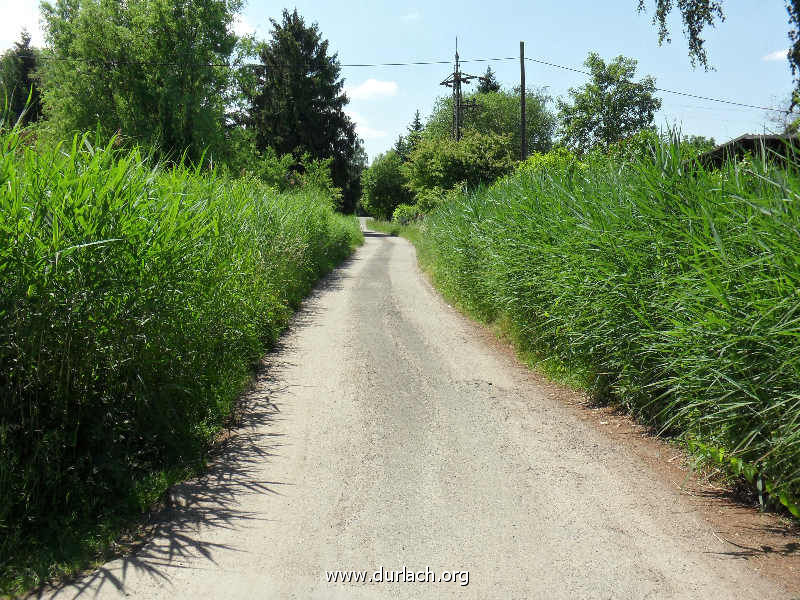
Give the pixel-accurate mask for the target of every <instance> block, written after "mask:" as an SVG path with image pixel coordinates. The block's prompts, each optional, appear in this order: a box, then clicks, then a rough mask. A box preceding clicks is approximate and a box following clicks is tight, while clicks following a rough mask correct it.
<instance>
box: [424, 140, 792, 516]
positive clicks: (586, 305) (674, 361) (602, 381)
mask: <svg viewBox="0 0 800 600" xmlns="http://www.w3.org/2000/svg"><path fill="white" fill-rule="evenodd" d="M798 194H800V176H798V172H797V169H796V168H795V166H791V167H790V168H787V167H785V166H784V167H779V166H773V165H772V164H771V163H769V161H764V160H763V159H759V158H755V159H751V160H748V161H744V162H740V163H738V164H736V163H729V164H727V165H726V166H725V167H724V168H723V169H722V170H719V171H707V170H704V169H703V168H702V167H699V166H698V165H696V164H694V163H693V162H691V161H686V160H684V158H683V157H682V156H680V151H679V149H678V148H677V147H674V146H670V145H664V146H660V147H657V148H653V153H652V156H650V157H649V158H647V159H645V160H641V161H639V162H635V163H631V164H619V163H615V162H612V161H610V160H593V161H591V162H589V163H588V164H585V165H582V166H580V167H579V168H574V167H573V168H569V169H564V170H561V171H554V170H539V171H535V172H528V173H522V174H518V175H515V176H510V177H508V178H506V179H504V180H502V181H500V182H498V183H496V184H495V185H493V186H492V187H490V188H487V189H483V190H478V191H476V192H473V193H471V194H467V195H463V196H462V197H460V198H459V199H457V200H455V201H452V202H450V203H448V204H446V205H443V206H441V207H440V208H439V209H437V210H436V211H434V212H433V213H432V214H431V215H429V216H428V217H427V219H426V220H425V221H424V223H423V225H422V231H423V235H422V237H421V239H420V240H418V243H417V245H418V248H421V256H422V257H423V261H424V262H426V263H427V268H428V269H429V270H430V271H431V273H432V276H433V278H434V280H435V282H436V283H437V285H438V286H439V287H440V289H442V290H443V292H444V293H445V294H446V295H447V296H448V297H451V298H454V299H455V300H456V301H457V302H458V303H459V304H460V305H462V306H463V307H465V308H466V309H467V310H469V311H470V312H471V313H473V314H474V315H476V316H478V317H480V318H482V319H484V320H487V321H495V320H498V319H503V320H504V322H505V323H506V324H507V329H508V331H509V333H510V334H511V336H512V337H513V338H514V339H515V340H516V341H517V342H518V344H519V345H520V348H521V350H522V351H523V352H525V353H526V354H527V355H529V356H536V357H539V359H540V360H543V361H547V363H548V364H549V365H550V368H551V369H553V368H557V367H555V365H558V364H560V365H564V366H565V368H566V370H567V371H568V372H569V373H571V374H572V376H573V377H575V378H577V379H578V380H581V381H584V382H585V384H586V386H587V387H588V388H589V389H590V390H591V391H592V392H593V394H594V395H595V397H597V398H600V399H604V400H610V401H613V402H617V403H621V404H623V405H625V406H626V407H627V408H628V409H629V410H630V411H631V412H633V413H634V414H636V415H637V416H638V417H639V418H640V419H642V420H643V421H645V422H647V423H649V424H651V425H653V426H654V427H656V428H657V429H658V430H659V431H661V432H664V433H667V434H671V435H676V436H679V437H681V438H683V439H685V440H687V441H689V442H690V445H691V447H692V449H693V450H695V451H698V452H702V453H704V454H706V455H707V456H708V457H710V458H713V459H715V460H717V461H719V462H721V463H723V464H725V465H726V466H727V467H728V468H729V469H730V470H731V471H732V472H733V473H735V474H741V475H744V476H745V477H747V478H748V480H750V481H751V483H752V484H753V485H754V486H761V488H762V489H763V490H765V491H767V492H770V493H769V496H770V498H771V499H772V501H776V502H777V501H780V502H781V503H783V504H784V505H786V506H787V507H789V508H790V510H792V511H796V510H797V508H796V506H793V505H794V504H796V503H797V498H798V497H799V496H800V343H798V342H800V286H799V285H798V283H799V282H800V251H799V250H800V205H798V202H800V195H798Z"/></svg>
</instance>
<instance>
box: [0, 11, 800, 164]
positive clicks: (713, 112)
mask: <svg viewBox="0 0 800 600" xmlns="http://www.w3.org/2000/svg"><path fill="white" fill-rule="evenodd" d="M637 4H638V1H637V0H614V1H605V2H601V1H597V0H594V1H590V0H572V1H564V0H562V1H560V2H555V1H536V0H528V1H524V2H515V1H503V0H495V1H493V2H487V1H486V0H481V1H477V0H461V1H459V2H454V1H452V2H451V1H447V2H427V3H422V2H419V3H407V2H400V3H398V2H388V1H382V0H374V1H370V2H363V1H362V2H347V1H344V0H339V1H337V2H319V1H297V2H295V3H293V4H290V5H287V4H284V3H282V2H269V1H258V0H251V1H250V2H249V3H248V4H247V5H246V6H245V8H244V10H243V12H242V15H241V19H240V21H239V23H238V25H237V27H238V29H239V30H240V31H242V32H251V31H254V32H255V33H256V34H257V35H258V36H259V37H266V36H267V35H268V34H269V31H270V25H269V18H270V17H275V18H279V17H280V13H281V10H282V9H283V8H284V7H289V8H294V7H295V6H296V7H297V9H298V11H299V12H300V14H302V15H303V16H304V17H305V18H306V20H307V21H309V22H316V23H318V24H319V27H320V30H321V32H322V34H323V35H324V36H325V37H326V38H327V39H328V40H329V41H330V46H331V49H332V50H333V51H335V52H338V54H339V58H340V61H341V62H342V63H343V64H347V63H382V62H409V61H416V60H450V59H451V58H452V56H453V52H454V46H455V38H456V36H458V38H459V48H460V54H461V57H462V58H464V59H469V58H489V57H506V56H515V55H518V53H519V42H520V40H524V41H525V46H526V54H527V56H529V57H532V58H537V59H542V60H545V61H549V62H553V63H558V64H561V65H566V66H571V67H578V68H580V67H581V65H582V63H583V61H584V59H585V58H586V55H587V54H588V52H590V51H596V52H598V53H599V54H600V55H601V56H603V57H604V58H611V57H614V56H617V55H618V54H623V55H625V56H629V57H632V58H635V59H637V60H638V61H639V70H638V73H639V75H645V74H649V75H653V76H654V77H655V78H656V82H657V83H656V84H657V85H658V86H659V87H662V88H669V89H675V90H682V91H687V92H691V93H694V94H698V95H702V96H711V97H716V98H725V99H730V100H736V101H739V102H744V103H748V104H755V105H759V106H775V105H777V104H778V103H780V102H781V101H782V100H783V99H785V98H786V97H788V94H789V92H790V91H791V89H792V80H791V75H790V72H789V68H788V64H787V62H786V60H785V57H784V55H783V54H782V52H783V51H785V50H786V48H787V47H788V46H789V40H788V37H787V31H788V25H787V15H786V10H785V8H784V3H783V1H782V0H738V1H736V2H733V1H731V0H729V1H728V2H726V3H725V4H726V5H727V7H728V14H727V20H726V21H725V22H724V23H722V24H720V25H719V26H718V27H717V28H716V29H714V30H710V31H709V32H708V34H707V48H708V52H709V56H710V59H711V62H712V63H713V66H714V67H715V68H716V70H715V71H712V72H705V71H704V70H703V69H702V68H697V69H692V67H691V64H690V62H689V59H688V56H687V45H686V41H685V39H684V37H683V34H682V31H681V30H682V27H681V23H680V22H679V21H678V20H677V19H674V20H673V25H672V39H673V42H672V44H670V45H664V46H662V47H659V46H658V44H657V37H656V35H657V32H656V29H655V27H654V26H653V25H651V22H650V21H651V16H650V15H646V14H639V13H637V11H636V6H637ZM649 4H652V2H649ZM37 7H38V2H37V1H36V0H0V15H3V19H2V22H0V48H5V47H7V46H9V45H10V44H11V42H12V41H13V40H14V39H15V38H16V37H17V36H18V32H19V29H20V28H21V27H22V26H27V27H28V28H29V29H32V30H35V29H36V28H37V20H38V17H37V14H38V11H37ZM34 41H35V42H40V41H41V36H40V34H38V32H36V31H34ZM491 64H492V68H493V69H494V70H495V72H496V73H497V75H498V78H499V80H500V81H501V83H503V84H504V85H506V86H508V87H511V86H513V85H516V84H518V83H519V64H518V62H515V61H510V62H497V63H491ZM484 69H485V64H475V65H470V64H465V65H464V71H466V72H471V73H475V74H480V73H482V72H483V70H484ZM449 70H450V68H449V67H448V66H447V65H426V66H411V67H376V68H344V69H343V73H342V74H343V76H344V77H345V79H346V85H347V87H348V89H349V93H350V96H351V97H352V100H351V102H350V104H349V106H348V111H349V112H350V113H351V115H352V116H353V118H354V119H355V120H356V122H357V124H358V129H359V133H360V135H361V137H362V138H363V139H364V141H365V144H366V147H367V152H368V154H369V155H370V157H374V156H375V155H376V154H377V153H379V152H382V151H385V150H386V149H388V148H389V147H390V146H391V145H392V144H393V143H394V141H395V139H396V138H397V135H398V134H399V133H401V132H403V131H404V130H405V127H406V125H407V124H408V122H409V121H410V120H411V118H412V117H413V114H414V111H415V110H416V109H420V110H421V111H422V113H423V115H427V114H429V113H430V110H431V108H432V106H433V101H434V100H435V98H436V97H437V96H439V95H442V94H444V93H446V92H447V90H446V88H443V87H440V86H439V82H440V81H442V80H443V79H444V78H445V77H446V76H447V74H448V72H449ZM527 81H528V85H529V86H549V87H548V92H549V93H550V94H551V95H553V96H560V95H564V94H566V91H567V89H568V88H569V87H574V86H578V85H581V84H582V83H584V81H585V77H583V76H582V75H580V74H577V73H570V72H567V71H562V70H559V69H554V68H551V67H547V66H544V65H537V64H532V63H528V64H527ZM661 97H662V99H663V108H662V110H661V112H660V113H659V115H658V117H657V122H658V124H659V125H663V124H674V123H678V124H680V126H681V128H682V130H683V132H684V133H688V134H700V135H706V136H713V137H714V138H716V139H717V141H724V140H726V139H729V138H732V137H736V136H738V135H740V134H742V133H746V132H749V133H753V132H761V131H762V130H763V128H764V126H765V124H766V123H767V117H766V114H765V112H764V111H761V110H751V109H744V108H737V107H730V106H725V105H721V104H716V103H713V102H708V101H704V100H696V99H691V98H684V97H679V96H673V95H671V94H662V95H661Z"/></svg>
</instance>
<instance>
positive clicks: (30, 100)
mask: <svg viewBox="0 0 800 600" xmlns="http://www.w3.org/2000/svg"><path fill="white" fill-rule="evenodd" d="M39 52H40V51H39V49H37V48H33V47H32V46H31V36H30V35H29V34H28V32H27V31H24V30H23V32H22V34H21V35H20V40H19V41H18V42H14V46H13V47H12V48H10V49H9V50H6V51H5V52H4V53H3V54H2V56H0V107H4V106H5V105H6V104H7V106H5V109H6V110H7V111H8V116H7V118H9V119H10V120H11V121H13V122H17V121H18V120H19V118H20V117H23V118H22V121H21V124H22V125H25V124H28V123H32V122H34V121H38V120H39V118H40V117H41V115H42V104H41V100H40V93H39V84H38V82H37V81H36V69H38V68H39ZM2 110H3V108H0V112H2ZM23 113H24V116H23Z"/></svg>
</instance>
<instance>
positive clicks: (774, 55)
mask: <svg viewBox="0 0 800 600" xmlns="http://www.w3.org/2000/svg"><path fill="white" fill-rule="evenodd" d="M788 55H789V49H788V48H787V49H786V50H778V51H776V52H770V53H769V54H767V55H766V56H762V57H761V60H766V61H774V60H786V57H787V56H788Z"/></svg>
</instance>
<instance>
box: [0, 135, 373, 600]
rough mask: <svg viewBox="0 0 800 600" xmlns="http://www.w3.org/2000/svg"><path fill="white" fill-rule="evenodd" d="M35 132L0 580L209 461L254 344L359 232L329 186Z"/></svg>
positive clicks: (71, 549)
mask: <svg viewBox="0 0 800 600" xmlns="http://www.w3.org/2000/svg"><path fill="white" fill-rule="evenodd" d="M21 136H24V132H20V131H18V130H17V131H10V132H8V131H7V132H6V133H5V134H3V135H0V395H2V399H0V592H2V591H4V590H5V591H10V590H14V589H17V590H19V589H23V588H24V587H25V586H27V585H30V584H31V583H36V582H37V581H40V580H42V578H46V577H47V576H49V575H51V574H52V573H57V572H63V571H65V570H66V571H69V570H71V569H73V568H74V567H75V564H76V561H77V563H81V561H84V562H85V558H86V557H87V552H88V554H91V553H92V552H94V551H96V550H98V549H100V548H102V547H103V545H104V544H107V541H108V539H110V537H113V532H114V531H117V526H118V525H119V524H120V523H122V522H124V518H123V519H122V520H121V521H120V519H119V516H120V515H122V516H123V517H124V516H126V515H127V516H129V515H134V514H137V513H141V512H142V511H143V510H145V509H146V508H147V507H148V506H149V505H150V504H151V503H152V502H153V501H154V500H155V499H157V498H158V497H159V496H160V495H161V494H162V493H163V491H164V490H165V489H166V487H167V486H168V485H169V484H171V483H173V482H174V481H175V480H176V479H179V478H180V477H182V476H185V474H186V473H188V472H192V471H194V470H196V469H198V468H201V467H202V465H203V463H204V460H205V453H206V450H207V448H208V445H209V442H210V441H211V440H212V439H213V437H214V436H215V434H216V432H217V431H218V430H219V428H220V426H221V424H222V423H223V422H224V421H225V419H226V418H227V417H228V416H229V414H230V412H231V409H232V406H233V403H234V402H235V400H236V398H237V396H238V395H239V393H240V392H241V391H242V389H243V386H244V384H245V383H246V381H247V379H248V377H249V375H250V372H251V367H252V365H253V364H254V362H255V361H257V360H258V358H259V357H260V356H261V355H262V354H263V352H264V351H265V349H266V348H267V347H268V346H269V345H270V343H272V342H273V341H274V340H275V339H276V337H277V335H278V334H279V332H280V331H281V329H282V328H283V327H284V326H285V324H286V322H287V319H288V318H289V316H290V314H291V313H292V311H293V309H294V308H296V307H297V306H298V303H299V302H300V300H301V298H302V297H303V296H304V295H305V294H306V293H307V292H308V291H309V290H310V288H311V286H312V285H313V283H314V282H315V281H316V280H317V279H318V278H319V277H320V276H321V275H322V274H324V273H326V272H327V271H329V270H330V269H332V268H333V267H334V265H336V264H337V263H338V262H339V261H341V260H342V259H343V258H344V257H345V256H347V255H348V254H349V253H350V252H351V250H352V248H353V247H354V245H356V244H357V243H360V241H361V239H362V237H361V234H360V232H359V227H358V222H357V220H356V219H355V218H354V217H344V216H341V215H338V214H336V213H335V212H334V211H333V209H332V204H331V202H330V201H329V199H327V198H325V197H323V196H322V195H321V194H318V193H315V192H298V193H292V194H279V193H277V192H274V191H272V190H270V189H269V188H266V187H265V186H263V185H261V184H260V183H259V182H257V181H255V180H228V179H221V178H218V177H216V176H215V175H214V174H213V173H201V172H200V171H199V170H197V169H192V168H189V167H186V166H165V165H153V164H151V162H150V161H149V160H148V158H147V157H146V156H142V155H141V154H140V153H139V152H137V151H133V152H127V151H126V152H124V153H121V152H117V151H115V150H114V149H113V148H112V147H107V148H94V147H92V146H91V144H90V143H89V141H88V139H87V138H83V139H76V140H75V142H74V143H73V144H72V146H71V147H70V146H64V147H61V148H59V149H58V150H56V151H48V152H41V153H40V152H37V151H35V150H33V149H31V148H28V147H26V146H25V145H24V144H23V143H22V142H21V140H20V137H21ZM57 565H61V566H57Z"/></svg>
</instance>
